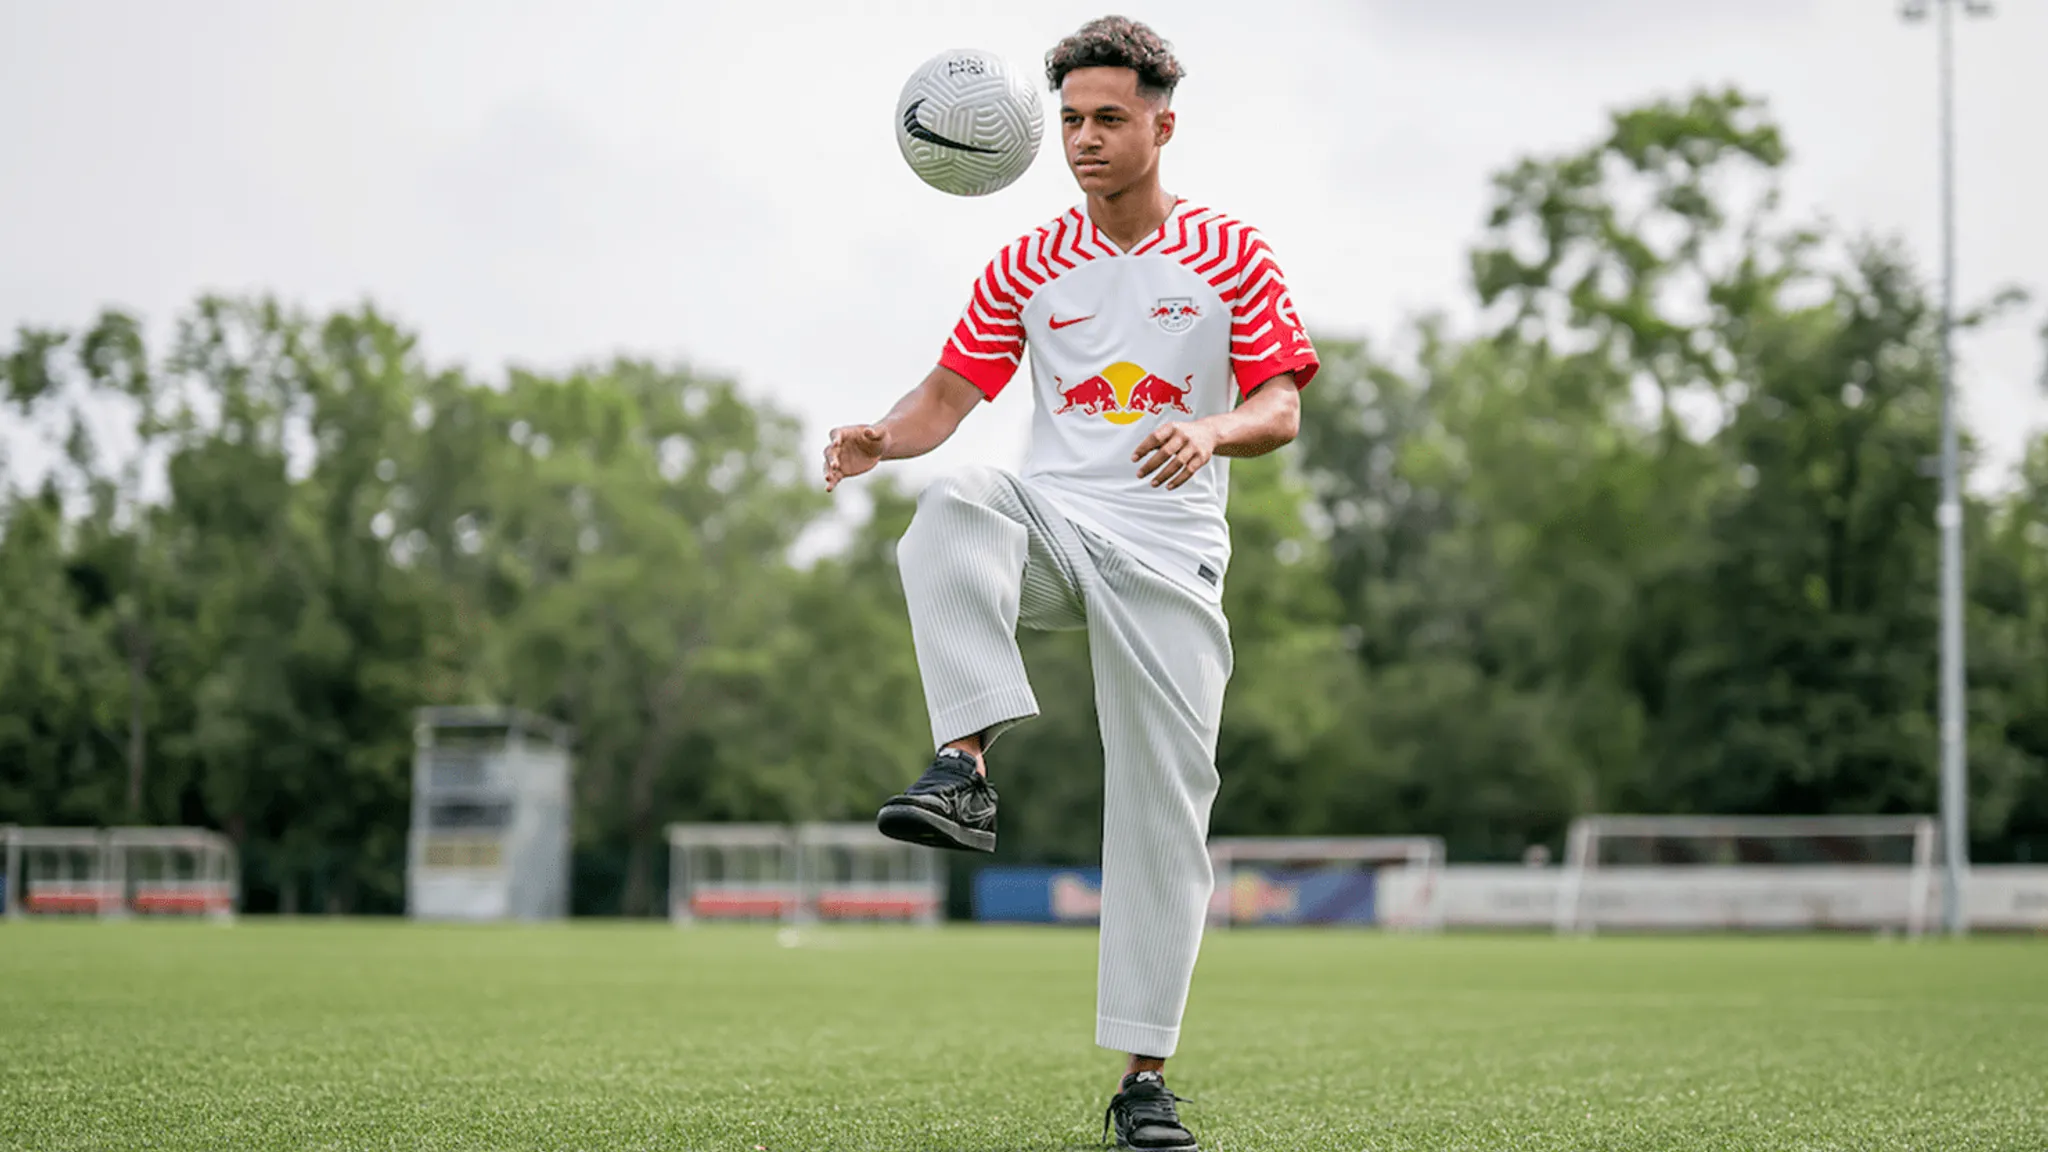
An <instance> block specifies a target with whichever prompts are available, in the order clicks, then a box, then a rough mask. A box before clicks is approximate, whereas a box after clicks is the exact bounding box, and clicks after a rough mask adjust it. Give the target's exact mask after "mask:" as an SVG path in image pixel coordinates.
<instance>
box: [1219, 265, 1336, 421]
mask: <svg viewBox="0 0 2048 1152" xmlns="http://www.w3.org/2000/svg"><path fill="white" fill-rule="evenodd" d="M1232 239H1233V240H1234V241H1235V243H1232V244H1229V245H1227V246H1225V245H1219V246H1218V247H1219V248H1224V249H1225V251H1227V252H1228V255H1229V257H1230V259H1229V260H1228V262H1227V263H1221V264H1220V265H1210V266H1209V267H1208V271H1209V273H1210V275H1211V280H1210V283H1212V284H1214V285H1216V287H1217V289H1218V291H1219V293H1220V294H1221V295H1222V297H1223V299H1224V300H1226V301H1228V302H1229V304H1230V369H1231V372H1232V374H1233V375H1234V376H1236V378H1237V388H1238V392H1239V393H1240V394H1244V395H1249V394H1250V393H1251V391H1252V389H1254V388H1257V387H1258V386H1259V385H1261V384H1264V383H1265V382H1266V381H1268V380H1271V379H1272V378H1273V377H1275V376H1278V375H1280V374H1281V373H1283V372H1292V373H1294V382H1295V383H1296V384H1298V385H1306V384H1307V383H1308V382H1309V381H1310V380H1312V379H1314V378H1315V374H1316V370H1317V369H1318V368H1320V367H1321V366H1322V361H1321V360H1319V359H1318V358H1317V357H1316V350H1315V345H1314V344H1312V343H1310V342H1309V338H1308V332H1307V331H1306V330H1304V329H1303V328H1302V326H1301V318H1300V317H1299V316H1296V315H1295V313H1294V301H1293V300H1292V299H1290V298H1289V297H1288V295H1287V278H1286V277H1285V276H1284V275H1282V274H1281V272H1280V264H1279V262H1278V261H1276V260H1274V259H1273V253H1272V250H1271V249H1270V248H1268V247H1267V246H1266V241H1265V238H1264V237H1262V236H1260V235H1259V234H1258V232H1257V231H1256V230H1255V229H1252V228H1249V227H1244V228H1242V229H1241V230H1239V231H1238V232H1237V234H1236V235H1235V236H1234V237H1232Z"/></svg>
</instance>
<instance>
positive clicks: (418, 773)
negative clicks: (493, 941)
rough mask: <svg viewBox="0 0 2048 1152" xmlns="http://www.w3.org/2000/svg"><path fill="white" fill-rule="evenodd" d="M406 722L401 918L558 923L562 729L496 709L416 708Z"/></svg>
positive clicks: (564, 812) (564, 898)
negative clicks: (408, 793)
mask: <svg viewBox="0 0 2048 1152" xmlns="http://www.w3.org/2000/svg"><path fill="white" fill-rule="evenodd" d="M415 720H416V723H415V726H414V729H413V743H414V752H413V772H412V820H411V826H410V828H409V829H408V831H407V834H406V870H405V890H406V894H405V907H406V912H407V914H408V915H410V916H412V917H414V918H415V919H426V920H552V919H557V918H560V917H562V916H566V915H568V912H569V835H570V827H569V819H570V804H569V781H570V776H571V772H572V765H571V761H570V755H569V749H570V743H571V734H570V731H569V729H568V728H567V727H565V726H563V725H561V724H557V723H555V722H554V721H553V720H550V719H548V718H546V717H544V716H535V715H533V714H531V713H527V712H521V711H518V710H517V709H501V708H423V709H421V710H420V711H419V712H418V713H417V715H416V717H415Z"/></svg>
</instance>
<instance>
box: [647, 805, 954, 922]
mask: <svg viewBox="0 0 2048 1152" xmlns="http://www.w3.org/2000/svg"><path fill="white" fill-rule="evenodd" d="M667 834H668V846H669V919H670V920H671V921H673V922H675V923H676V924H679V925H682V924H696V923H700V922H703V921H768V922H779V923H784V924H808V923H817V922H820V921H872V922H894V923H912V924H927V925H929V924H936V923H938V921H939V919H940V918H941V917H942V916H943V915H944V912H945V907H946V873H945V869H944V867H943V866H942V865H941V864H940V861H939V858H938V853H937V851H936V850H934V849H931V848H924V847H920V846H918V845H915V844H905V843H903V842H902V841H900V840H891V839H889V838H888V837H886V836H884V835H882V834H881V833H880V832H878V831H876V830H875V827H874V825H872V824H865V823H862V824H838V823H805V824H795V825H788V824H671V825H669V826H668V830H667Z"/></svg>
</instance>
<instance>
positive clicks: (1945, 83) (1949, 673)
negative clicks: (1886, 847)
mask: <svg viewBox="0 0 2048 1152" xmlns="http://www.w3.org/2000/svg"><path fill="white" fill-rule="evenodd" d="M1930 4H1932V5H1933V6H1934V7H1936V8H1938V9H1939V10H1940V11H1939V15H1938V18H1937V20H1936V21H1935V23H1936V26H1937V29H1938V32H1937V37H1936V41H1937V45H1938V49H1937V50H1938V53H1939V59H1940V72H1939V84H1940V88H1941V504H1940V507H1939V510H1938V511H1937V513H1936V517H1935V519H1936V522H1937V523H1938V524H1939V525H1940V526H1941V844H1942V869H1941V922H1942V928H1943V930H1944V931H1946V932H1947V933H1948V934H1949V935H1951V936H1960V935H1962V934H1963V933H1964V932H1965V931H1967V928H1968V924H1967V918H1966V916H1965V909H1964V907H1963V876H1964V874H1965V872H1966V871H1967V870H1968V868H1969V851H1970V845H1969V838H1968V837H1969V834H1968V831H1967V828H1968V822H1967V821H1966V820H1965V819H1964V816H1965V811H1966V805H1967V804H1968V802H1969V791H1968V789H1967V787H1966V786H1965V779H1966V769H1967V764H1966V760H1965V756H1966V749H1965V744H1964V732H1965V728H1966V723H1965V711H1964V702H1963V505H1962V491H1961V484H1960V482H1959V480H1958V478H1957V475H1956V472H1957V464H1956V415H1955V353H1954V349H1953V342H1954V337H1955V316H1956V203H1955V200H1956V189H1955V183H1956V178H1955V166H1956V160H1955V151H1956V140H1955V136H1956V127H1955V125H1956V111H1955V9H1956V8H1957V7H1961V8H1962V9H1963V12H1964V13H1965V14H1966V15H1970V16H1989V15H1990V14H1991V5H1990V3H1989V2H1988V0H1905V3H1904V4H1902V5H1901V6H1900V13H1901V15H1903V16H1904V17H1905V18H1906V19H1907V20H1911V21H1918V20H1923V19H1925V18H1926V16H1927V9H1928V6H1929V5H1930Z"/></svg>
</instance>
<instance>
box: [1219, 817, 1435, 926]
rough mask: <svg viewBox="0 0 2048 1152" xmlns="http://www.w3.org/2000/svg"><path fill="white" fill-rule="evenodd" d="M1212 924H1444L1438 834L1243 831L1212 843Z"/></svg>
mask: <svg viewBox="0 0 2048 1152" xmlns="http://www.w3.org/2000/svg"><path fill="white" fill-rule="evenodd" d="M1209 860H1210V863H1211V865H1212V866H1213V868H1214V870H1215V875H1216V888H1215V894H1214V895H1213V896H1212V897H1211V898H1210V901H1209V922H1210V923H1211V924H1213V925H1216V926H1219V927H1226V926H1231V925H1257V924H1362V925H1379V926H1381V927H1386V928H1404V929H1421V930H1425V931H1434V930H1436V929H1439V928H1441V927H1442V926H1443V903H1442V900H1441V898H1440V897H1441V888H1442V886H1441V880H1442V876H1443V867H1444V842H1443V839H1442V838H1441V837H1437V836H1340V837H1295V836H1239V837H1224V838H1219V839H1215V840H1211V841H1210V842H1209Z"/></svg>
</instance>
